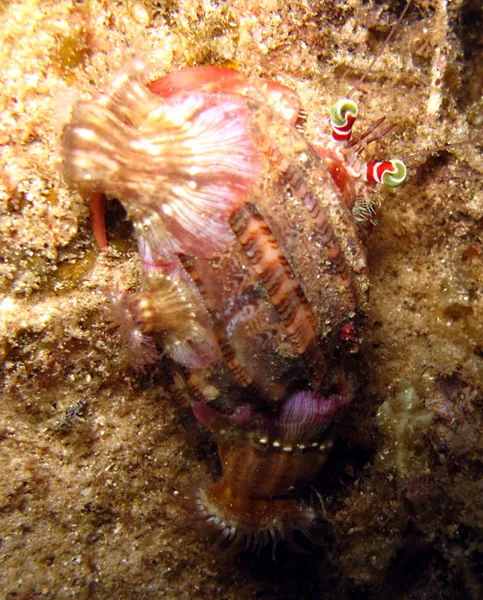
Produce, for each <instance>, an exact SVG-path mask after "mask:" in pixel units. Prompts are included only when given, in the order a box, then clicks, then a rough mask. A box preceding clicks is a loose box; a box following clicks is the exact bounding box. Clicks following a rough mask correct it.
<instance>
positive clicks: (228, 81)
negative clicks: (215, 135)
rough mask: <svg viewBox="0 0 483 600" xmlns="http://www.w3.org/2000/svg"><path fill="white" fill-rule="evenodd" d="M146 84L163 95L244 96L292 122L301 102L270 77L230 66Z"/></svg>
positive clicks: (181, 73) (180, 73)
mask: <svg viewBox="0 0 483 600" xmlns="http://www.w3.org/2000/svg"><path fill="white" fill-rule="evenodd" d="M147 87H148V89H149V90H150V91H151V92H153V94H156V95H158V96H162V97H163V98H169V97H170V96H172V95H173V94H176V93H178V92H194V91H198V92H212V93H221V94H237V95H241V96H245V97H247V98H252V99H253V100H257V101H258V102H262V103H263V104H267V105H268V106H270V107H271V108H272V109H273V110H274V111H275V112H276V113H278V114H279V115H280V116H282V117H283V118H284V119H286V120H287V121H288V122H289V123H290V124H291V125H294V124H295V122H296V121H297V118H298V115H299V113H300V101H299V98H298V95H297V93H296V92H294V91H293V90H291V89H289V88H288V87H285V86H284V85H282V84H280V83H277V82H276V81H270V80H269V79H263V78H261V77H254V78H248V77H246V76H245V75H243V73H240V72H239V71H236V70H235V69H230V68H229V67H188V68H186V69H181V71H176V72H173V73H169V75H165V76H164V77H161V78H160V79H156V80H155V81H152V82H151V83H149V84H148V86H147Z"/></svg>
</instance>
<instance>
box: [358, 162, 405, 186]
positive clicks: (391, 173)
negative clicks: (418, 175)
mask: <svg viewBox="0 0 483 600" xmlns="http://www.w3.org/2000/svg"><path fill="white" fill-rule="evenodd" d="M406 174H407V169H406V165H405V164H404V163H403V161H402V160H399V159H398V158H394V159H392V160H389V161H385V162H368V163H366V165H365V167H364V180H365V181H372V182H375V183H382V184H383V185H385V186H387V187H398V186H399V185H401V183H403V182H404V181H405V179H406Z"/></svg>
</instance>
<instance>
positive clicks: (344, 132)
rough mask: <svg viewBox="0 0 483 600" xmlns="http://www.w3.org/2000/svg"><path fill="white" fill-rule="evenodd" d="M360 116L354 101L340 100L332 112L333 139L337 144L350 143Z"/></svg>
mask: <svg viewBox="0 0 483 600" xmlns="http://www.w3.org/2000/svg"><path fill="white" fill-rule="evenodd" d="M358 114H359V110H358V108H357V104H356V103H355V102H354V100H350V99H349V98H341V99H340V100H338V101H337V102H336V103H335V104H334V105H333V106H332V109H331V111H330V122H331V125H332V139H334V140H335V141H336V142H348V141H349V139H350V137H351V133H352V127H353V125H354V121H355V120H356V118H357V115H358Z"/></svg>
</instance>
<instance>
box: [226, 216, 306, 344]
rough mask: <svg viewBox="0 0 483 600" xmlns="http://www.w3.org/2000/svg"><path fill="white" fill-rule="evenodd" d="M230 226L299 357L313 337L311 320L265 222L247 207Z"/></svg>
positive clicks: (296, 284)
mask: <svg viewBox="0 0 483 600" xmlns="http://www.w3.org/2000/svg"><path fill="white" fill-rule="evenodd" d="M230 225H231V227H232V229H233V231H234V233H235V235H236V237H237V238H238V241H239V242H240V244H241V246H242V248H243V250H244V252H245V254H246V256H247V257H248V259H249V260H250V262H251V264H252V265H253V268H254V270H255V272H256V273H257V275H259V277H260V280H261V282H262V284H263V286H264V288H265V290H266V292H267V295H268V297H269V299H270V302H271V303H272V305H273V306H274V308H275V310H276V311H277V313H278V315H279V317H280V319H281V320H282V323H283V324H284V326H285V330H286V331H287V333H288V335H289V337H290V339H291V340H292V343H293V345H294V346H295V348H296V349H297V352H298V353H299V354H303V353H304V352H305V351H306V350H307V348H308V347H309V346H310V344H311V343H312V342H313V341H314V340H315V338H316V336H317V325H316V320H315V317H314V315H313V313H312V310H311V309H310V306H309V304H308V302H307V300H306V298H305V295H304V293H303V291H302V289H301V287H300V285H299V284H298V282H297V278H296V277H295V275H294V274H293V272H292V269H291V268H290V266H289V265H288V263H287V260H286V259H285V256H284V255H283V254H282V251H281V249H280V247H279V245H278V243H277V241H276V239H275V237H274V236H273V234H272V232H271V231H270V229H269V227H268V225H267V223H266V222H265V221H264V220H263V218H262V216H261V215H260V214H259V213H258V212H256V209H255V208H254V207H253V206H252V205H249V204H245V205H243V206H242V207H240V208H239V209H238V210H237V211H236V212H235V213H234V214H233V215H232V217H231V218H230Z"/></svg>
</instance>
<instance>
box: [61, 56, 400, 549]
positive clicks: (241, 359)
mask: <svg viewBox="0 0 483 600" xmlns="http://www.w3.org/2000/svg"><path fill="white" fill-rule="evenodd" d="M155 72H156V70H155V69H154V68H153V67H152V66H151V65H150V64H149V62H147V61H145V60H135V61H134V62H132V63H130V64H129V65H128V66H127V67H126V68H125V69H123V70H122V71H121V72H119V73H118V74H117V75H115V76H114V77H113V80H112V83H111V84H110V86H109V87H108V88H107V89H106V90H105V91H104V92H103V93H101V94H99V95H98V96H97V97H96V98H94V99H93V100H92V101H82V102H79V103H78V104H77V105H75V106H74V108H73V111H72V115H71V117H70V120H69V122H68V123H67V124H66V125H65V127H64V129H63V133H62V162H63V170H64V174H65V177H66V179H67V180H68V181H69V182H71V183H72V184H75V185H77V186H78V187H79V188H81V189H82V190H85V191H88V192H90V193H92V194H98V193H100V192H102V193H106V194H108V195H110V196H113V197H115V198H117V199H118V200H119V201H120V202H121V203H122V204H123V206H124V208H125V209H126V211H127V214H128V217H129V219H131V220H132V222H133V224H134V228H135V235H136V238H137V243H138V248H139V253H140V255H141V257H142V261H143V264H144V283H143V288H142V290H141V291H139V292H138V293H136V294H134V295H131V296H128V295H125V296H123V298H122V302H123V303H124V305H125V307H126V311H127V313H128V314H129V315H130V318H131V319H132V322H133V327H137V328H139V330H140V331H141V335H150V336H152V337H153V338H154V339H155V340H156V341H157V343H158V344H159V345H160V346H161V347H162V348H163V351H164V353H165V355H166V356H167V357H168V359H169V363H170V382H169V384H170V386H171V388H172V390H173V392H175V393H176V394H177V395H178V396H180V397H182V398H183V399H184V400H185V401H187V402H188V403H190V404H191V405H192V408H193V412H194V415H195V417H196V418H197V420H198V421H199V422H200V423H201V424H202V425H204V426H206V427H207V428H209V429H210V430H211V431H212V433H213V435H214V437H215V439H216V442H217V445H218V451H219V455H220V460H221V465H222V469H223V475H222V477H221V478H220V479H219V480H218V481H217V482H216V483H214V484H213V485H212V486H211V487H208V488H206V489H200V490H199V491H198V493H197V498H196V506H197V510H198V511H199V516H200V518H202V519H203V520H205V521H206V522H207V523H208V524H209V525H211V526H212V527H213V528H214V529H216V530H217V531H218V533H219V539H220V541H224V540H226V541H227V542H231V543H233V544H245V545H246V546H247V547H252V548H259V547H261V546H263V545H264V544H266V543H268V542H272V543H273V544H274V546H276V544H277V543H278V542H279V541H280V540H282V539H286V540H287V541H288V542H289V543H291V541H292V540H293V538H292V535H293V532H294V531H295V530H300V531H302V532H307V531H308V530H310V528H311V526H312V525H313V524H314V522H315V520H316V519H317V514H316V513H317V511H316V510H315V508H314V507H313V506H311V505H310V503H307V502H304V501H303V500H302V499H301V497H300V495H299V492H300V490H303V489H304V488H305V487H306V486H307V485H308V484H309V483H310V482H311V480H313V478H314V477H315V476H316V475H317V474H318V473H319V472H320V470H321V469H322V467H323V466H324V463H325V462H326V460H327V457H328V454H329V452H330V449H331V447H332V445H333V440H334V436H335V434H336V429H335V428H336V424H337V422H338V421H340V419H342V417H343V416H344V413H345V412H346V410H347V408H348V406H349V403H350V401H351V397H352V395H353V388H354V385H353V382H352V379H351V375H350V374H348V373H347V372H346V371H347V369H346V359H345V357H346V356H347V354H348V353H350V352H351V351H352V350H353V348H354V346H355V344H356V343H357V340H358V337H359V330H360V323H361V320H362V318H363V315H364V312H365V310H366V306H367V301H368V291H369V281H368V275H367V261H366V254H365V250H364V246H363V241H364V239H365V237H366V235H367V234H368V231H369V230H370V221H371V212H370V210H369V209H368V206H370V205H369V203H368V201H367V194H368V190H369V189H370V188H371V187H373V186H374V185H375V183H376V182H377V183H381V182H382V183H384V184H385V185H388V186H397V185H399V184H400V183H402V181H403V180H404V178H405V174H406V169H405V167H404V164H403V163H402V162H401V161H399V160H392V161H387V162H381V163H368V164H364V163H363V162H362V160H361V158H360V153H361V149H362V146H363V144H362V143H361V139H359V140H358V141H355V142H354V141H352V140H351V132H352V126H353V123H354V120H355V118H356V116H357V106H356V104H355V102H354V101H353V100H351V99H343V100H340V101H339V102H337V103H336V104H335V106H334V107H333V109H332V113H331V126H330V127H329V128H328V131H327V132H323V131H320V132H319V133H318V134H317V135H315V136H313V138H312V139H311V140H309V139H307V138H306V137H305V136H304V134H303V133H302V132H301V131H300V127H299V122H298V120H299V113H300V105H299V100H298V98H297V95H296V94H295V93H294V92H293V91H292V90H290V89H288V88H286V87H285V86H283V85H280V84H279V83H276V82H273V81H269V80H266V79H261V78H257V77H249V76H246V75H244V74H243V73H241V72H238V71H236V70H233V69H230V68H223V67H214V66H207V67H193V68H186V69H183V70H180V71H178V72H174V73H171V74H168V75H166V76H163V77H159V76H157V75H155V76H153V73H155ZM94 197H95V196H94Z"/></svg>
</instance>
